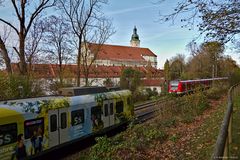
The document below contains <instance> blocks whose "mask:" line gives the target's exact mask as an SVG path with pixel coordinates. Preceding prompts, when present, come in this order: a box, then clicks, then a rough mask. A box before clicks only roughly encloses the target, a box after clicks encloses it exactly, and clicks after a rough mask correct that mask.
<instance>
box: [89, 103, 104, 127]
mask: <svg viewBox="0 0 240 160" xmlns="http://www.w3.org/2000/svg"><path fill="white" fill-rule="evenodd" d="M101 115H102V109H101V106H96V107H93V108H91V120H92V123H93V125H94V126H97V125H99V123H100V122H101Z"/></svg>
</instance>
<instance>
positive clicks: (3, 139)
mask: <svg viewBox="0 0 240 160" xmlns="http://www.w3.org/2000/svg"><path fill="white" fill-rule="evenodd" d="M16 141H17V123H11V124H6V125H0V146H4V145H7V144H11V143H14V142H16Z"/></svg>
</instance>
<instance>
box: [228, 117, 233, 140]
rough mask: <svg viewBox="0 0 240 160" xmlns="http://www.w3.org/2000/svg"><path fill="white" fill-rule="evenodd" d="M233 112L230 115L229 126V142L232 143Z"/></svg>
mask: <svg viewBox="0 0 240 160" xmlns="http://www.w3.org/2000/svg"><path fill="white" fill-rule="evenodd" d="M232 114H233V113H232ZM232 114H231V116H230V120H229V126H228V142H229V144H231V143H232V119H233V115H232Z"/></svg>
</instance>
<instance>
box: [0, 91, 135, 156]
mask: <svg viewBox="0 0 240 160" xmlns="http://www.w3.org/2000/svg"><path fill="white" fill-rule="evenodd" d="M132 117H133V105H132V104H131V92H130V91H129V90H120V91H112V92H104V93H98V94H91V95H81V96H73V97H45V98H44V97H43V98H32V99H23V100H16V101H7V102H2V103H1V104H0V159H1V160H5V159H21V158H23V157H26V156H31V155H34V154H37V153H39V152H42V151H45V150H47V149H50V148H53V147H56V146H58V145H60V144H64V143H66V142H69V141H72V140H75V139H79V138H81V137H83V136H87V135H89V134H91V133H96V132H99V131H101V130H103V129H108V128H110V127H112V126H114V125H117V124H120V123H124V122H126V121H127V120H129V119H130V118H132Z"/></svg>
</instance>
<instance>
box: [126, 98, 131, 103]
mask: <svg viewBox="0 0 240 160" xmlns="http://www.w3.org/2000/svg"><path fill="white" fill-rule="evenodd" d="M127 104H128V105H130V104H131V99H130V97H128V98H127Z"/></svg>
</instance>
